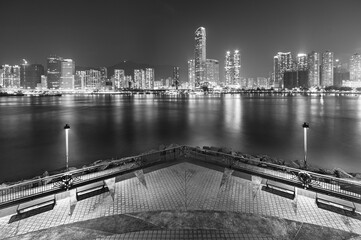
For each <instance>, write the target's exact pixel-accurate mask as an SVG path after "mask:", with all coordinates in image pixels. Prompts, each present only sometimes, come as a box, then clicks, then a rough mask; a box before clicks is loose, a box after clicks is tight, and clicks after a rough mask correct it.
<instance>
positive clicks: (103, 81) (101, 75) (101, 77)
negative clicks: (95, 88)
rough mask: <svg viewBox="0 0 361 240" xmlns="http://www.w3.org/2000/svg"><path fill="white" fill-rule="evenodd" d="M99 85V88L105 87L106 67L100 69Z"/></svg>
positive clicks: (106, 78)
mask: <svg viewBox="0 0 361 240" xmlns="http://www.w3.org/2000/svg"><path fill="white" fill-rule="evenodd" d="M100 82H101V83H100V85H101V87H102V88H103V87H105V86H106V83H107V82H108V69H107V68H106V67H101V68H100Z"/></svg>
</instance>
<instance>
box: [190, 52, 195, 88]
mask: <svg viewBox="0 0 361 240" xmlns="http://www.w3.org/2000/svg"><path fill="white" fill-rule="evenodd" d="M188 82H189V85H190V87H191V88H192V89H194V86H195V61H194V59H191V60H189V61H188Z"/></svg>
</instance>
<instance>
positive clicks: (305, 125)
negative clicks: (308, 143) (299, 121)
mask: <svg viewBox="0 0 361 240" xmlns="http://www.w3.org/2000/svg"><path fill="white" fill-rule="evenodd" d="M302 127H303V128H310V125H309V124H308V123H306V122H304V123H303V125H302Z"/></svg>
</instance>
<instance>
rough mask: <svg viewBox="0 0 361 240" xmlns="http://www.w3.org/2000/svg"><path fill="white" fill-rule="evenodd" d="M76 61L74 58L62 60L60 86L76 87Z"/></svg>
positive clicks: (66, 87)
mask: <svg viewBox="0 0 361 240" xmlns="http://www.w3.org/2000/svg"><path fill="white" fill-rule="evenodd" d="M74 72H75V62H74V61H73V60H72V59H64V60H63V61H61V75H60V88H61V89H74Z"/></svg>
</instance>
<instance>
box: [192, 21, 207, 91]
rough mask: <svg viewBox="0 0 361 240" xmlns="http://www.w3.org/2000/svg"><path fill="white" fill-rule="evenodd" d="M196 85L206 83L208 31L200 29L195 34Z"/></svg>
mask: <svg viewBox="0 0 361 240" xmlns="http://www.w3.org/2000/svg"><path fill="white" fill-rule="evenodd" d="M195 44H196V45H195V51H194V59H195V84H196V86H199V84H200V83H201V82H203V81H205V74H206V59H207V58H206V29H205V28H203V27H199V28H198V29H197V30H196V32H195Z"/></svg>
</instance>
